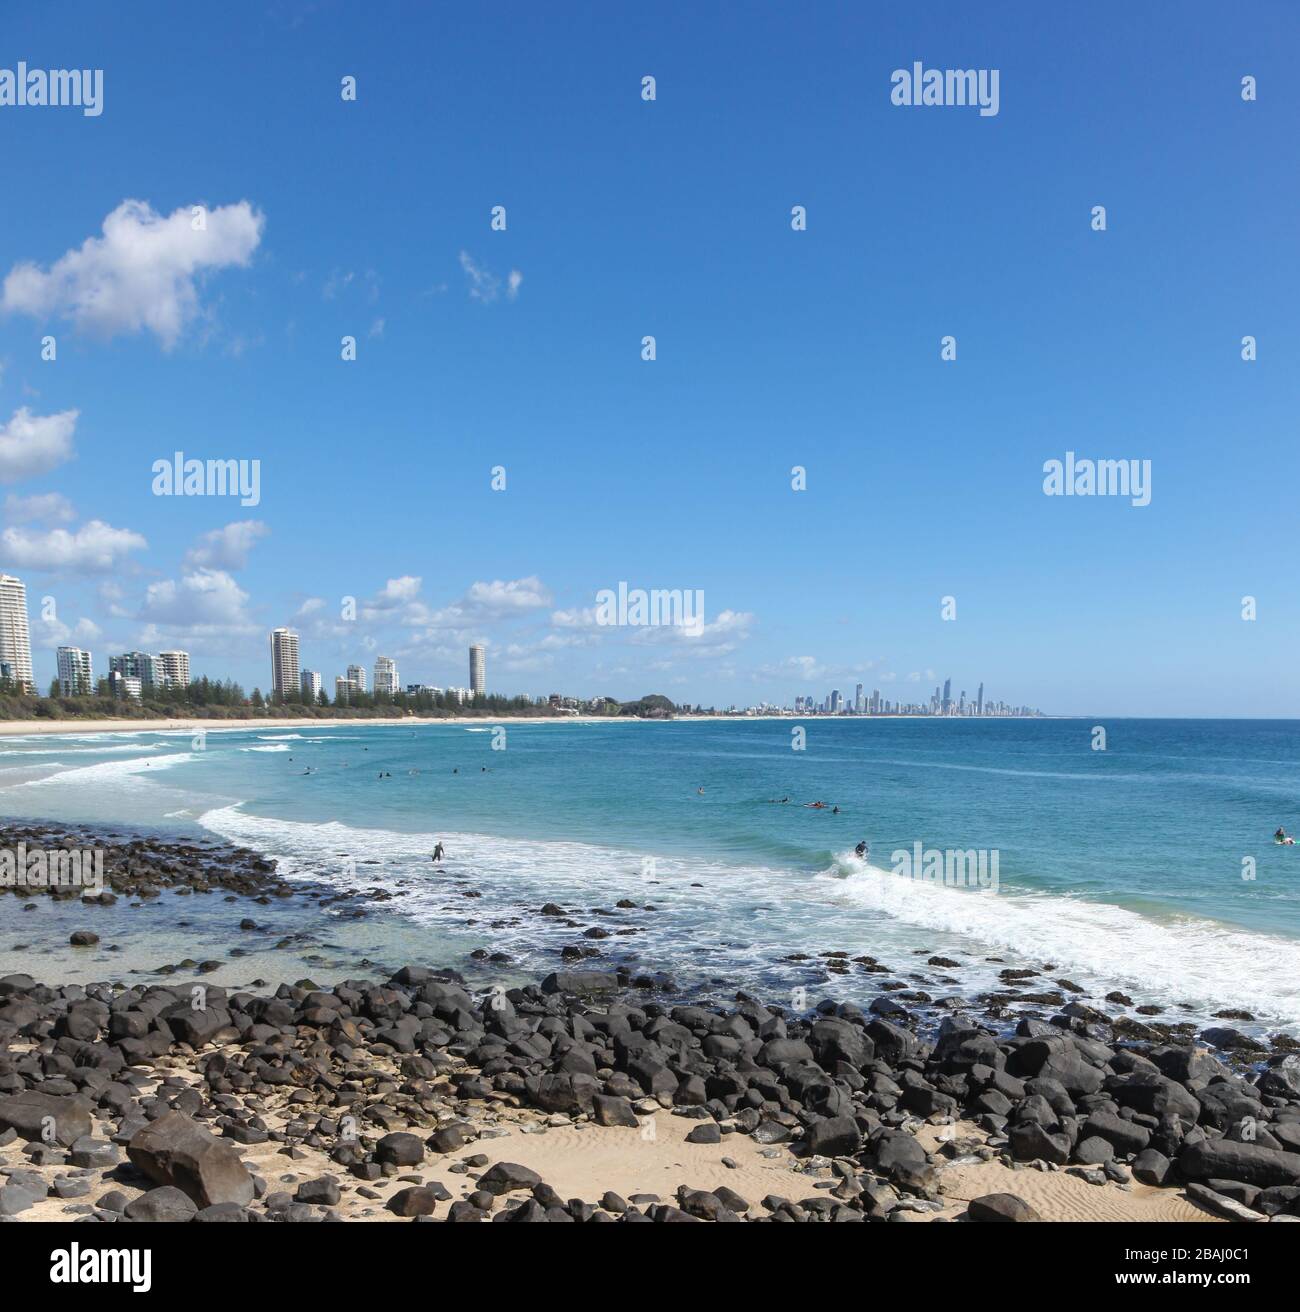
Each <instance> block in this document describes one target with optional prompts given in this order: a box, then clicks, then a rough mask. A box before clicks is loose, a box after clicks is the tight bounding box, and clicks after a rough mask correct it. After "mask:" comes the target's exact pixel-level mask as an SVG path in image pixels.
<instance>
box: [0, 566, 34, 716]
mask: <svg viewBox="0 0 1300 1312" xmlns="http://www.w3.org/2000/svg"><path fill="white" fill-rule="evenodd" d="M0 661H3V662H4V663H5V664H6V665H7V666H8V667H9V678H10V680H11V681H12V682H13V683H14V685H15V686H20V687H21V688H22V690H23V691H24V692H35V691H36V684H35V683H34V682H33V681H32V639H31V634H30V632H29V631H28V628H27V586H26V584H24V583H23V581H22V579H16V578H14V576H13V575H12V574H0Z"/></svg>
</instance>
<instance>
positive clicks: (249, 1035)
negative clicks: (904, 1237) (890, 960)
mask: <svg viewBox="0 0 1300 1312" xmlns="http://www.w3.org/2000/svg"><path fill="white" fill-rule="evenodd" d="M2 841H3V842H4V843H7V844H9V845H10V847H13V846H15V845H17V844H18V843H25V844H27V845H28V847H31V848H35V847H38V846H43V847H45V848H54V847H60V846H62V847H83V848H84V847H86V846H92V845H93V846H100V847H102V848H103V849H104V851H105V862H104V866H105V868H104V875H105V882H104V888H103V890H102V892H96V893H95V894H94V895H93V896H88V897H83V899H82V905H84V906H85V907H86V908H87V921H88V923H89V921H90V920H91V919H92V918H93V916H94V914H95V912H94V911H93V908H94V907H95V906H97V905H98V906H105V905H112V904H113V903H114V902H115V901H116V900H117V898H119V897H124V898H128V899H132V901H130V902H129V903H128V905H129V906H139V905H143V904H144V903H145V902H147V901H148V900H150V899H152V898H157V897H160V896H162V895H163V894H164V893H167V894H169V895H178V896H181V895H202V894H221V895H222V897H223V900H224V901H227V902H231V903H235V902H239V901H241V900H244V899H250V900H252V901H254V902H260V903H263V904H265V903H269V902H272V901H276V900H279V899H283V898H289V897H294V896H301V897H304V898H309V899H312V900H313V901H314V902H315V903H316V904H317V905H325V904H326V903H328V901H330V900H331V899H333V900H340V899H341V900H344V901H347V900H348V899H349V897H353V898H363V897H364V890H357V891H356V892H355V893H353V894H347V893H343V894H340V893H338V892H337V890H335V891H333V892H331V891H329V890H321V889H317V888H312V887H310V886H307V885H304V884H303V883H301V882H296V883H289V882H287V881H284V880H282V879H281V878H280V877H279V876H278V874H277V873H276V867H275V863H274V862H273V861H269V860H266V859H265V858H263V857H262V856H260V855H259V854H258V853H256V852H252V851H249V850H248V849H244V848H235V847H231V846H229V845H226V844H222V843H217V842H214V843H207V844H204V843H187V842H181V841H166V840H163V839H159V838H140V837H132V836H128V835H123V834H119V833H116V832H112V831H110V832H108V833H107V834H105V833H104V832H103V831H98V833H97V834H96V833H92V832H90V831H89V830H83V829H81V828H79V827H68V826H57V825H40V824H27V825H24V826H15V825H8V826H6V827H5V830H4V833H3V840H2ZM11 891H13V892H16V893H17V894H18V895H19V896H20V897H22V898H23V899H24V903H23V905H24V906H32V905H34V903H33V902H32V901H31V899H32V898H34V897H35V896H37V891H34V890H31V889H13V890H11ZM45 891H46V892H47V894H48V895H49V896H51V897H54V898H56V899H60V900H62V899H64V898H67V897H69V896H73V897H75V896H80V895H81V893H82V891H83V890H76V889H74V890H68V889H49V890H45ZM9 905H11V906H12V905H13V904H12V903H10V904H9ZM622 906H623V904H620V907H622ZM3 908H4V903H3V902H0V911H3ZM628 908H629V909H631V910H633V911H635V910H636V908H635V907H634V906H633V905H632V904H628ZM231 914H232V920H231V926H230V929H231V932H232V937H235V936H237V935H239V934H240V933H243V932H244V931H247V930H249V929H250V928H251V929H256V928H258V926H257V925H256V924H255V923H254V922H252V921H251V920H249V919H248V918H247V917H245V918H243V919H240V920H239V921H238V925H236V923H235V916H236V914H237V913H236V912H234V911H232V913H231ZM346 914H354V912H353V911H352V910H351V909H349V911H348V912H347V913H346ZM535 914H536V915H537V916H538V917H539V918H545V919H546V920H548V921H549V922H550V923H551V924H555V923H556V922H557V921H560V922H564V923H566V924H569V925H572V926H573V927H574V928H575V929H580V928H581V926H582V925H583V924H584V923H586V921H585V919H584V918H583V915H582V913H579V912H576V911H572V910H566V909H565V908H561V907H559V906H554V905H552V904H547V905H546V906H544V907H542V908H540V909H539V910H537V911H536V912H535ZM590 914H591V915H595V914H596V912H595V911H593V912H591V913H590ZM78 934H81V935H84V936H85V937H84V938H83V939H82V941H84V942H89V943H94V942H97V935H95V933H94V932H93V931H92V930H84V931H77V933H74V935H73V941H74V942H76V941H77V935H78ZM607 946H609V945H605V944H602V945H600V946H599V947H597V946H596V944H595V943H593V942H591V941H589V938H588V937H587V936H584V937H582V938H581V939H580V941H579V943H578V944H575V945H573V946H572V948H566V949H565V950H564V951H563V952H562V953H560V954H557V955H559V956H560V957H561V961H560V962H557V964H559V965H561V970H560V971H559V972H557V973H553V974H551V975H548V976H547V977H546V978H545V979H544V980H543V981H542V982H541V983H540V984H529V985H521V986H519V987H515V988H507V987H505V986H503V985H501V984H496V985H492V986H491V987H488V988H482V987H478V986H477V985H475V984H474V983H472V982H471V983H467V982H466V980H465V978H463V977H462V976H461V975H460V974H458V973H456V972H455V971H452V970H433V969H427V968H423V967H414V966H405V967H402V968H401V969H399V970H396V971H392V970H391V969H390V970H386V971H380V972H379V973H376V974H374V975H373V977H372V978H366V979H352V980H344V981H342V982H339V983H336V984H334V985H333V986H332V987H325V986H318V985H317V984H316V983H315V982H314V981H312V980H309V979H305V980H299V981H297V982H296V983H292V984H288V983H286V984H281V985H279V987H278V988H272V987H271V986H269V985H267V984H266V982H265V981H264V980H261V979H258V980H254V981H253V982H252V983H251V984H249V985H248V986H247V987H244V988H236V987H233V986H228V987H220V986H218V985H216V984H215V983H213V982H211V980H210V979H205V978H203V977H206V976H209V975H210V973H211V970H212V969H213V968H216V967H218V966H220V965H221V964H222V963H220V962H215V961H214V962H194V961H191V960H186V961H184V962H182V963H179V965H164V966H162V967H159V968H156V969H155V970H153V971H152V972H150V973H151V974H154V975H161V976H166V978H165V979H158V980H154V981H151V982H141V983H134V984H129V985H128V984H124V983H123V982H121V981H120V980H118V981H116V982H107V981H106V982H98V983H88V984H84V985H82V984H65V985H46V984H42V983H38V982H37V981H36V980H35V979H34V978H33V977H32V976H30V975H28V974H23V973H12V974H8V975H5V976H3V977H2V978H0V1182H2V1183H0V1219H3V1220H9V1219H19V1220H22V1219H68V1218H69V1217H72V1218H81V1219H86V1220H91V1221H99V1222H114V1221H121V1220H127V1221H131V1220H145V1219H149V1220H159V1219H167V1220H197V1221H212V1220H223V1221H225V1220H233V1221H268V1220H270V1221H309V1220H344V1219H348V1220H350V1219H366V1220H371V1219H373V1220H393V1219H397V1218H408V1217H409V1218H420V1219H435V1220H449V1221H457V1222H464V1221H481V1220H487V1219H492V1220H521V1221H575V1220H576V1221H584V1222H585V1221H612V1220H623V1221H683V1220H721V1221H732V1220H769V1221H848V1222H861V1221H885V1220H888V1221H894V1222H897V1221H915V1220H928V1219H938V1220H966V1221H971V1220H975V1221H978V1220H1013V1221H1024V1220H1038V1219H1057V1218H1058V1217H1060V1218H1063V1217H1066V1216H1069V1217H1071V1218H1073V1217H1078V1218H1079V1219H1085V1218H1089V1217H1092V1216H1094V1215H1107V1216H1113V1217H1115V1218H1116V1219H1120V1218H1128V1219H1131V1218H1135V1217H1138V1216H1146V1215H1151V1216H1152V1217H1153V1218H1158V1219H1192V1218H1194V1217H1200V1218H1202V1219H1206V1218H1209V1217H1211V1216H1217V1217H1222V1218H1235V1219H1241V1220H1258V1221H1264V1220H1268V1221H1286V1220H1300V1044H1297V1043H1296V1041H1295V1040H1294V1039H1291V1038H1290V1037H1289V1036H1286V1035H1279V1036H1273V1037H1272V1038H1271V1039H1269V1040H1268V1041H1262V1040H1261V1039H1258V1038H1253V1037H1250V1036H1247V1035H1245V1034H1243V1033H1241V1032H1240V1031H1239V1030H1236V1029H1233V1028H1231V1027H1229V1026H1220V1025H1215V1026H1211V1027H1210V1028H1208V1029H1202V1030H1200V1031H1199V1032H1198V1030H1197V1027H1195V1026H1193V1025H1191V1024H1189V1023H1186V1022H1181V1023H1176V1024H1166V1023H1163V1022H1162V1021H1160V1020H1158V1019H1156V1013H1157V1011H1158V1009H1157V1008H1154V1007H1144V1006H1140V1005H1139V1006H1134V1004H1133V1000H1132V999H1131V998H1129V997H1127V996H1125V995H1123V994H1120V993H1111V994H1109V995H1107V997H1106V999H1105V1003H1106V1004H1109V1005H1111V1006H1112V1008H1114V1009H1119V1012H1120V1014H1108V1013H1107V1012H1106V1011H1103V1010H1102V1009H1101V1008H1100V1007H1098V1006H1093V1005H1091V1003H1090V1002H1088V1001H1085V1000H1084V998H1083V997H1082V996H1080V995H1081V994H1082V990H1080V989H1079V987H1078V985H1075V984H1073V983H1072V982H1071V981H1069V980H1065V979H1054V978H1052V974H1051V968H1050V967H1042V966H1040V967H1035V968H1029V967H1024V968H1016V967H1011V966H1008V967H1005V968H1004V969H1003V970H1001V971H1000V979H1001V982H1002V985H1003V987H1002V988H1000V989H999V990H998V991H996V992H994V993H988V994H982V995H980V996H977V997H975V998H974V999H971V1000H968V999H964V998H962V997H960V996H957V995H940V996H938V997H936V996H935V995H934V994H933V993H929V992H926V991H925V990H924V989H923V988H921V987H919V984H921V983H924V982H927V981H933V980H937V981H938V982H939V983H940V984H942V983H945V982H948V981H946V980H945V979H944V972H945V971H947V970H949V969H952V968H954V967H956V966H957V965H958V964H959V963H957V962H955V961H952V960H950V959H947V958H944V957H938V956H933V955H931V956H929V957H927V960H926V966H927V968H928V969H929V972H930V974H929V975H923V974H921V973H920V972H918V971H916V970H911V971H904V972H903V973H902V975H901V977H900V975H899V973H897V972H894V971H891V970H890V968H889V967H887V966H884V965H882V964H881V963H880V962H878V961H876V960H875V959H874V958H871V957H857V958H850V957H849V956H848V954H847V953H841V952H835V951H829V950H828V951H827V952H825V953H821V954H818V955H817V956H815V957H804V956H802V954H799V955H796V956H795V957H792V958H791V959H790V962H791V965H793V966H800V965H802V966H807V965H808V964H809V963H815V964H816V965H817V966H818V967H819V968H820V969H821V970H822V971H823V972H824V979H825V981H826V983H825V985H824V987H825V988H827V989H828V990H830V989H834V988H835V987H836V983H837V982H838V981H839V980H840V979H841V978H843V977H844V976H846V975H850V974H853V975H856V976H858V977H864V976H865V977H866V978H868V979H870V980H871V981H872V983H873V985H874V987H873V989H872V992H873V993H874V994H875V996H874V997H873V998H872V1000H871V1001H870V1003H869V1004H868V1005H866V1006H862V1007H860V1006H858V1005H855V1004H853V1003H850V1002H838V1001H835V1000H832V999H826V1000H823V1001H820V1002H818V1001H816V995H815V994H813V993H810V994H809V995H808V997H807V998H803V997H798V998H797V1002H798V1005H797V1006H790V1005H785V1006H781V1005H772V1004H771V1003H770V1002H768V1003H764V1002H762V1001H760V1000H758V999H757V998H756V997H753V996H750V995H747V994H744V993H736V992H735V991H734V990H733V991H732V996H731V997H730V1000H729V1001H727V1002H725V1003H724V1002H721V1001H719V1000H718V999H717V997H715V996H707V997H706V996H687V995H684V994H682V993H681V992H680V991H678V992H674V990H675V986H674V985H673V983H672V980H671V978H670V976H668V975H666V974H664V973H662V972H658V971H655V970H653V969H649V968H647V967H646V966H645V965H644V963H635V962H619V961H618V960H617V959H612V958H611V957H609V956H606V955H605V949H606V947H607ZM109 950H111V948H110V949H109ZM239 951H240V950H239V949H231V950H230V951H229V952H228V954H227V955H229V956H236V955H239ZM470 955H471V957H473V956H476V955H478V954H475V953H471V954H470ZM483 955H484V956H487V953H486V952H485V953H484V954H483ZM596 957H598V958H599V961H594V960H593V958H596ZM24 964H27V960H26V959H25V961H24ZM468 964H471V965H472V964H473V962H470V963H468ZM3 968H4V963H3V961H2V960H0V969H3ZM191 972H193V973H194V974H195V978H194V980H193V981H191V982H188V983H181V982H179V981H180V979H183V978H185V975H186V974H188V973H191ZM951 982H953V983H955V981H951ZM1236 1017H1237V1013H1225V1014H1224V1015H1223V1017H1222V1019H1234V1018H1236ZM1242 1018H1243V1019H1247V1020H1248V1019H1249V1017H1244V1016H1243V1017H1242ZM548 1145H549V1147H548ZM503 1151H506V1154H507V1155H505V1156H503V1155H502V1152H503ZM583 1161H587V1162H588V1163H589V1165H590V1169H589V1170H587V1171H586V1173H585V1174H575V1171H576V1170H577V1167H578V1165H579V1164H580V1163H581V1162H583ZM529 1163H532V1164H531V1165H530V1164H529ZM687 1167H689V1175H688V1174H686V1173H685V1168H687ZM548 1174H549V1175H551V1176H552V1179H547V1178H546V1176H547V1175H548ZM561 1177H562V1178H563V1180H567V1181H570V1185H569V1189H568V1192H566V1193H564V1194H563V1195H562V1194H561V1193H560V1192H558V1191H557V1189H556V1187H555V1182H556V1181H560V1180H561ZM621 1181H627V1185H626V1188H627V1193H626V1196H624V1195H623V1194H620V1193H618V1192H617V1187H618V1185H619V1182H621ZM647 1181H648V1182H649V1186H650V1187H647V1184H646V1182H647ZM1049 1185H1050V1186H1053V1187H1052V1188H1049V1187H1048V1186H1049ZM578 1190H582V1191H583V1192H582V1194H581V1196H575V1192H576V1191H578ZM1031 1199H1032V1200H1034V1201H1031ZM1062 1199H1064V1200H1065V1202H1062ZM1066 1203H1068V1206H1067V1205H1066ZM1058 1204H1059V1206H1058ZM1143 1209H1145V1210H1143Z"/></svg>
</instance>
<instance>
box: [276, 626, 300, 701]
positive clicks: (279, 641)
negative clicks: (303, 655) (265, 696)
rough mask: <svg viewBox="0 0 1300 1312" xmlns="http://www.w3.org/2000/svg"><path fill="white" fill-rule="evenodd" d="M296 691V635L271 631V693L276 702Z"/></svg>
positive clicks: (291, 630) (292, 632) (286, 630)
mask: <svg viewBox="0 0 1300 1312" xmlns="http://www.w3.org/2000/svg"><path fill="white" fill-rule="evenodd" d="M297 691H298V634H297V633H296V632H295V631H294V630H293V629H272V630H271V692H272V694H273V695H274V697H275V700H276V701H278V702H282V701H285V700H286V699H287V698H288V697H289V696H290V694H292V693H296V692H297Z"/></svg>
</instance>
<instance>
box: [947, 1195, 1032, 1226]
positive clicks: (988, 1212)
mask: <svg viewBox="0 0 1300 1312" xmlns="http://www.w3.org/2000/svg"><path fill="white" fill-rule="evenodd" d="M966 1215H967V1218H968V1219H969V1220H971V1221H1041V1220H1042V1219H1043V1218H1042V1217H1041V1216H1040V1215H1039V1214H1038V1213H1037V1212H1036V1211H1035V1210H1034V1209H1033V1208H1032V1207H1031V1206H1030V1205H1029V1204H1028V1203H1027V1202H1025V1200H1024V1199H1023V1198H1017V1197H1016V1195H1015V1194H985V1195H984V1196H983V1197H982V1198H972V1199H971V1200H970V1202H969V1203H967V1204H966Z"/></svg>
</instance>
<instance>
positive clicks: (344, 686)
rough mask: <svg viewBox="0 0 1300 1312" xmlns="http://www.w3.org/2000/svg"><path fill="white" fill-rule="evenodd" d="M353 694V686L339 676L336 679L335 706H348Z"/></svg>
mask: <svg viewBox="0 0 1300 1312" xmlns="http://www.w3.org/2000/svg"><path fill="white" fill-rule="evenodd" d="M351 692H352V685H351V684H350V683H349V682H348V681H347V679H345V678H344V677H343V675H341V674H338V675H335V677H334V705H335V706H346V705H347V703H348V700H349V697H350V695H351Z"/></svg>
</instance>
